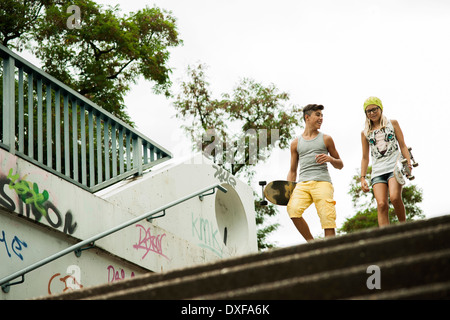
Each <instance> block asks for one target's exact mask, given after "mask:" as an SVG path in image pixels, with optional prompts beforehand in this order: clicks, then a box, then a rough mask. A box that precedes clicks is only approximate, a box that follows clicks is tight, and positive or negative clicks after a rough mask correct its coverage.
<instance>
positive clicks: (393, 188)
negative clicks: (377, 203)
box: [388, 178, 406, 222]
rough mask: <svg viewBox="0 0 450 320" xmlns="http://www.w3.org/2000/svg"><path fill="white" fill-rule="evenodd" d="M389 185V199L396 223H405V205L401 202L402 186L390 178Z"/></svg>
mask: <svg viewBox="0 0 450 320" xmlns="http://www.w3.org/2000/svg"><path fill="white" fill-rule="evenodd" d="M388 183H389V197H390V199H391V203H392V205H393V206H394V210H395V214H396V215H397V218H398V221H400V222H404V221H406V212H405V205H404V204H403V200H402V185H401V184H399V183H398V182H397V180H396V179H395V178H391V179H389V181H388Z"/></svg>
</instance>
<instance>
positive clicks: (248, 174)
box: [173, 64, 301, 249]
mask: <svg viewBox="0 0 450 320" xmlns="http://www.w3.org/2000/svg"><path fill="white" fill-rule="evenodd" d="M205 69H206V66H205V65H202V64H200V65H198V66H197V67H190V66H189V67H188V76H189V78H190V79H189V80H188V81H186V82H182V83H181V92H180V94H179V95H178V96H177V99H176V101H174V103H173V105H174V107H175V109H176V110H177V117H178V118H180V119H183V120H185V121H186V123H188V124H189V125H185V126H183V128H184V129H185V130H186V132H187V133H188V135H189V136H190V137H191V140H192V142H193V144H194V148H196V149H197V150H199V151H200V150H202V151H203V152H204V153H205V154H207V155H210V156H213V157H214V159H215V161H216V163H219V164H221V165H222V166H223V167H224V168H225V169H226V170H228V171H230V172H231V173H232V174H233V175H237V176H239V177H242V178H244V179H247V181H248V182H249V184H251V181H252V178H253V176H254V173H255V171H254V170H255V166H256V164H257V163H259V162H261V161H264V160H265V159H266V158H267V157H268V156H269V155H270V152H271V151H272V150H273V148H274V147H276V142H277V143H278V146H279V147H280V148H282V149H283V148H287V147H289V143H290V141H291V140H292V139H293V135H294V128H295V127H297V126H300V125H301V124H300V121H301V116H300V111H301V110H300V109H299V108H298V107H297V106H295V105H287V102H288V100H289V95H288V94H287V93H285V92H280V91H279V90H278V89H277V88H276V87H275V85H273V84H271V85H269V86H264V85H263V84H261V83H258V82H256V81H254V80H252V79H242V80H241V81H240V82H239V84H238V85H237V86H236V87H235V89H234V90H233V93H232V94H227V93H225V94H222V96H221V99H215V98H213V97H212V94H211V92H210V91H209V83H208V82H207V81H206V75H205ZM254 194H255V197H257V195H256V193H254ZM260 200H261V199H259V198H256V199H255V210H256V216H257V220H256V223H257V225H258V227H261V228H260V229H259V230H258V247H259V249H264V248H269V247H272V246H273V245H272V244H267V243H266V237H267V235H268V234H269V233H270V232H272V231H274V230H275V229H276V227H277V225H276V224H274V225H269V226H263V224H264V217H266V216H273V215H275V214H276V213H277V209H276V207H274V206H273V205H270V204H269V205H268V206H260V205H259V201H260Z"/></svg>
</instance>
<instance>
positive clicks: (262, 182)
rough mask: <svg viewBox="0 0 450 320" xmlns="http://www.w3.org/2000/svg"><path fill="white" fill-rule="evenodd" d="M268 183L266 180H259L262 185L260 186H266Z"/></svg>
mask: <svg viewBox="0 0 450 320" xmlns="http://www.w3.org/2000/svg"><path fill="white" fill-rule="evenodd" d="M266 184H267V182H266V181H260V182H259V185H260V186H265V185H266Z"/></svg>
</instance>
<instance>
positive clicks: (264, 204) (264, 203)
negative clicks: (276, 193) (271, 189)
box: [259, 200, 267, 206]
mask: <svg viewBox="0 0 450 320" xmlns="http://www.w3.org/2000/svg"><path fill="white" fill-rule="evenodd" d="M259 204H260V205H262V206H267V201H266V200H264V201H260V202H259Z"/></svg>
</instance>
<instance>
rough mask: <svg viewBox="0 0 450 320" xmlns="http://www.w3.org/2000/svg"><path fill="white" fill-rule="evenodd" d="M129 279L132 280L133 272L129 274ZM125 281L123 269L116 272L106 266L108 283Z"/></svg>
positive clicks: (111, 267)
mask: <svg viewBox="0 0 450 320" xmlns="http://www.w3.org/2000/svg"><path fill="white" fill-rule="evenodd" d="M130 277H131V278H134V272H131V276H130ZM123 279H125V271H124V270H123V269H120V274H119V271H116V269H114V267H113V266H111V265H110V266H108V282H114V281H118V280H123Z"/></svg>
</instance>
